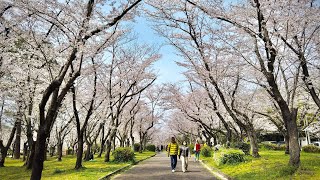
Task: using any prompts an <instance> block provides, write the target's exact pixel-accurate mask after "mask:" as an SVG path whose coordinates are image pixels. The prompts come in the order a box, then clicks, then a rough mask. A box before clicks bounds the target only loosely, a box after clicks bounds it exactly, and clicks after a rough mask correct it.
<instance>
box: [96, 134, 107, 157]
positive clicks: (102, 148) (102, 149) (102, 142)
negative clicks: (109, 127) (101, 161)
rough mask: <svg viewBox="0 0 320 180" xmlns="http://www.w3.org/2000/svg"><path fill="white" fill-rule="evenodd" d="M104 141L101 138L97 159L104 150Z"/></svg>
mask: <svg viewBox="0 0 320 180" xmlns="http://www.w3.org/2000/svg"><path fill="white" fill-rule="evenodd" d="M105 142H106V141H105V140H103V138H102V141H101V148H100V152H99V155H98V157H101V155H102V153H103V152H104V150H105V145H104V144H105Z"/></svg>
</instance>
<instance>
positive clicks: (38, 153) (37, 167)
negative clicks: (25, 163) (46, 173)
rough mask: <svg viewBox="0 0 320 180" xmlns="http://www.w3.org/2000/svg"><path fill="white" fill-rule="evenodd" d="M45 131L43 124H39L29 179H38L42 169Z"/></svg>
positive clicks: (44, 151)
mask: <svg viewBox="0 0 320 180" xmlns="http://www.w3.org/2000/svg"><path fill="white" fill-rule="evenodd" d="M46 138H47V135H46V132H45V126H41V125H40V129H39V130H38V135H37V141H36V145H35V152H34V158H33V162H32V174H31V178H30V179H31V180H40V179H41V175H42V170H43V161H44V157H45V154H46V151H47V149H46Z"/></svg>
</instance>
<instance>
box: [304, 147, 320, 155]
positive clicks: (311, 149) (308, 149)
mask: <svg viewBox="0 0 320 180" xmlns="http://www.w3.org/2000/svg"><path fill="white" fill-rule="evenodd" d="M302 151H304V152H308V153H320V148H319V147H317V146H314V145H308V146H303V147H302Z"/></svg>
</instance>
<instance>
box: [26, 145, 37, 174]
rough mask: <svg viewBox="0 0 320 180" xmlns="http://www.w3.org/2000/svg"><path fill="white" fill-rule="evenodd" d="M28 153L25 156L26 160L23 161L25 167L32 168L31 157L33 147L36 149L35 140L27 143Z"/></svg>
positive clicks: (33, 152)
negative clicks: (29, 143)
mask: <svg viewBox="0 0 320 180" xmlns="http://www.w3.org/2000/svg"><path fill="white" fill-rule="evenodd" d="M29 149H30V150H29V154H28V157H27V161H26V163H25V166H26V169H32V163H33V158H34V154H35V149H36V142H35V141H32V143H31V145H29Z"/></svg>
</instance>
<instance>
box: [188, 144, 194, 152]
mask: <svg viewBox="0 0 320 180" xmlns="http://www.w3.org/2000/svg"><path fill="white" fill-rule="evenodd" d="M189 150H190V152H191V154H194V144H190V145H189Z"/></svg>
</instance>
